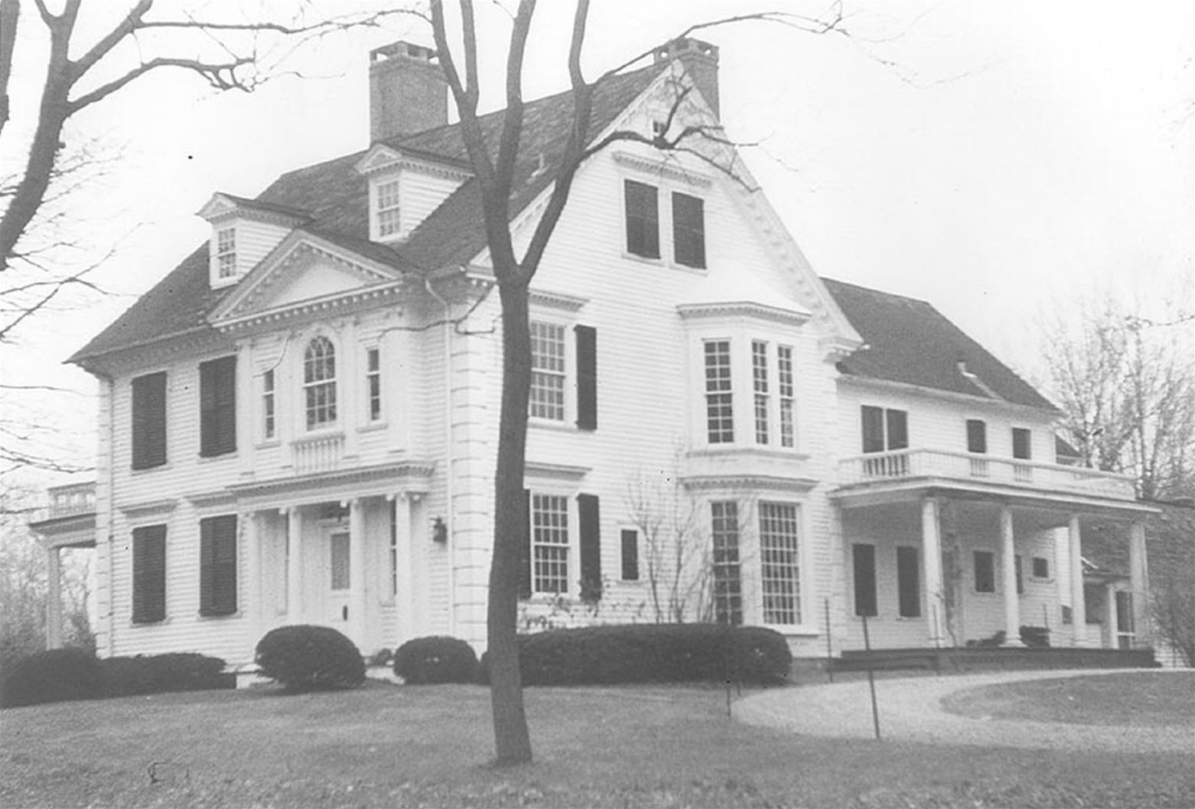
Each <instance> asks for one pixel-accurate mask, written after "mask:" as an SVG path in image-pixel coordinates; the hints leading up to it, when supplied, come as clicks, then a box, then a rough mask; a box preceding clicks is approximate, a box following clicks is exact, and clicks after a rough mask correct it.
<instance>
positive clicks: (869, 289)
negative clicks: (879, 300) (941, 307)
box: [818, 275, 949, 319]
mask: <svg viewBox="0 0 1195 809" xmlns="http://www.w3.org/2000/svg"><path fill="white" fill-rule="evenodd" d="M818 277H819V278H821V280H822V282H823V283H826V282H829V283H831V284H838V285H839V286H844V287H853V288H855V289H861V290H863V291H864V292H874V293H875V294H877V295H886V296H887V297H889V298H900V299H901V300H906V301H913V302H914V303H923V304H925V305H926V306H928V307H929V308H931V309H933V310H934V311H935V312H938V310H937V309H936V308H935V307H934V305H933V304H932V303H930V302H929V301H928V300H926V299H925V298H914V297H913V296H912V295H902V294H900V293H899V292H888V291H886V290H883V289H876V288H875V287H865V286H863V285H862V284H854V283H851V282H850V281H840V280H838V279H837V278H827V277H826V276H824V275H819V276H818ZM938 314H942V313H941V312H938ZM943 317H945V315H943ZM948 319H949V318H948Z"/></svg>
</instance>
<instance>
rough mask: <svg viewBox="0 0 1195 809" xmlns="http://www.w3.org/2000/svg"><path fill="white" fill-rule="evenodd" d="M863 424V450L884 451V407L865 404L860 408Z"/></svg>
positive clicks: (868, 451) (867, 451) (866, 451)
mask: <svg viewBox="0 0 1195 809" xmlns="http://www.w3.org/2000/svg"><path fill="white" fill-rule="evenodd" d="M860 419H861V421H862V426H863V451H864V452H865V453H870V452H883V451H884V409H883V408H882V407H874V406H872V405H863V407H862V408H861V410H860Z"/></svg>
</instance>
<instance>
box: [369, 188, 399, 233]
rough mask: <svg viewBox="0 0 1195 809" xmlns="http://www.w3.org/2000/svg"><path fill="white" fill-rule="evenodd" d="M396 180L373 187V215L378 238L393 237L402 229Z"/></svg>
mask: <svg viewBox="0 0 1195 809" xmlns="http://www.w3.org/2000/svg"><path fill="white" fill-rule="evenodd" d="M398 186H399V181H398V180H386V181H384V182H380V183H378V184H377V186H375V189H376V190H375V194H374V203H375V208H374V214H375V216H376V217H377V223H378V226H377V230H378V238H383V239H384V238H386V237H388V236H393V235H394V234H396V233H398V232H399V231H400V230H401V229H402V220H401V219H400V218H399V212H400V209H399V205H398Z"/></svg>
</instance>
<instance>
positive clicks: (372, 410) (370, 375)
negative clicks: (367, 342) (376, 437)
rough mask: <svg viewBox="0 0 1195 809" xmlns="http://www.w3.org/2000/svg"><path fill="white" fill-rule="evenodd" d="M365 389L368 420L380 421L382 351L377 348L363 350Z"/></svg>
mask: <svg viewBox="0 0 1195 809" xmlns="http://www.w3.org/2000/svg"><path fill="white" fill-rule="evenodd" d="M365 387H366V399H367V401H368V403H369V420H370V421H371V422H373V421H381V420H382V351H381V349H379V348H376V347H374V348H367V349H366V350H365Z"/></svg>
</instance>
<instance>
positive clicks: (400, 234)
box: [357, 143, 471, 243]
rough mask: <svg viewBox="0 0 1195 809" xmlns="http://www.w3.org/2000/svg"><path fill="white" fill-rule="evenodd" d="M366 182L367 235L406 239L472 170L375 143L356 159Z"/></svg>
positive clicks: (379, 238) (378, 238) (385, 240)
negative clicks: (367, 193) (367, 197)
mask: <svg viewBox="0 0 1195 809" xmlns="http://www.w3.org/2000/svg"><path fill="white" fill-rule="evenodd" d="M357 171H358V172H360V173H361V174H363V175H365V177H366V178H367V180H368V182H369V238H370V240H371V241H375V242H383V243H392V242H401V241H403V240H405V239H406V238H407V237H408V236H409V235H411V231H413V230H414V229H415V228H416V227H418V226H419V223H420V222H422V221H423V220H424V219H425V218H427V216H428V214H430V213H431V212H432V211H434V210H435V209H436V208H438V207H439V206H440V203H442V202H443V201H444V200H446V199H448V196H449V195H450V194H451V193H452V192H453V191H455V190H456V189H457V188H459V187H460V186H461V185H462V184H463V183H464V182H465V180H467V179H469V177H470V176H471V173H470V172H469V170H468V169H467V167H466V166H464V165H463V164H458V163H454V162H448V161H444V160H442V159H437V160H431V159H428V158H425V157H422V156H417V155H414V154H409V153H405V152H403V151H401V150H399V149H396V148H393V147H390V146H386V145H385V144H381V143H379V144H375V145H374V147H373V148H372V149H370V150H369V151H368V152H366V153H365V156H364V157H362V158H361V160H359V161H358V162H357Z"/></svg>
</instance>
